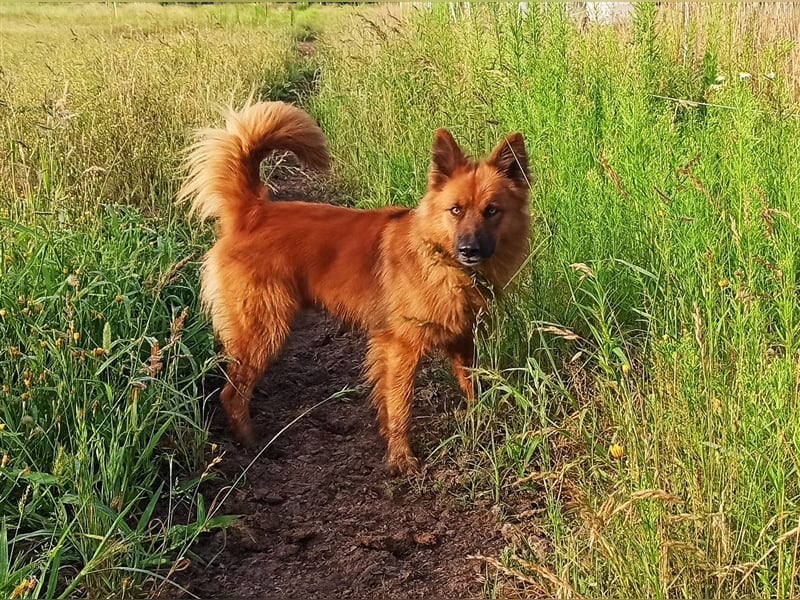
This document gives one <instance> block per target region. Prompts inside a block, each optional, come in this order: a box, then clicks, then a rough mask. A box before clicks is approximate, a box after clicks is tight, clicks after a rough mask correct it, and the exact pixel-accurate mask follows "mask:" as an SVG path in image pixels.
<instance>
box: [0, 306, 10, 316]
mask: <svg viewBox="0 0 800 600" xmlns="http://www.w3.org/2000/svg"><path fill="white" fill-rule="evenodd" d="M7 314H8V311H7V310H6V309H5V308H0V319H5V318H6V315H7Z"/></svg>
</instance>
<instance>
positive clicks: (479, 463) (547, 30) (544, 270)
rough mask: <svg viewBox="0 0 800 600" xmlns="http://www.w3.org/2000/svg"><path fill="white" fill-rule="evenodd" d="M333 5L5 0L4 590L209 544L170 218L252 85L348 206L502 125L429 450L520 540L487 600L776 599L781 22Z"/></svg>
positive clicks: (416, 187) (787, 281) (198, 329)
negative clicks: (523, 190)
mask: <svg viewBox="0 0 800 600" xmlns="http://www.w3.org/2000/svg"><path fill="white" fill-rule="evenodd" d="M341 14H342V12H340V11H337V10H335V9H330V8H303V9H302V10H301V9H300V7H298V8H297V9H295V10H286V9H279V8H273V7H270V6H266V5H229V6H195V7H190V6H169V7H165V6H160V5H153V4H148V5H127V4H113V3H112V4H103V5H80V6H79V7H78V6H74V5H73V6H69V7H66V6H48V7H35V6H29V5H26V4H22V3H20V4H4V5H3V6H2V7H0V34H2V35H0V61H2V63H3V64H4V65H6V64H8V65H12V66H11V67H9V68H7V69H3V70H2V71H0V148H2V152H3V157H4V160H2V161H0V373H2V379H1V380H0V386H2V387H0V595H2V596H4V597H6V596H7V597H29V598H67V597H112V596H113V597H122V596H124V597H136V596H148V595H152V594H153V593H154V590H155V589H157V588H159V587H160V586H162V585H164V581H163V580H164V578H165V577H167V576H168V575H169V574H170V572H171V570H174V569H177V568H181V567H183V566H185V564H186V562H185V557H189V558H191V556H192V554H191V542H192V541H193V540H195V539H196V537H197V536H198V535H199V534H200V533H201V532H203V531H208V530H209V529H213V528H216V527H221V526H224V525H225V524H226V520H224V519H217V518H214V516H213V515H212V514H211V513H210V511H209V510H208V509H207V508H206V507H205V505H204V502H203V497H202V494H201V491H202V490H201V488H200V486H201V484H202V481H203V480H205V479H206V478H207V477H209V476H210V474H212V473H213V466H214V465H215V464H216V463H217V462H218V461H219V460H220V459H221V457H220V456H218V454H216V453H215V450H214V449H213V447H212V446H210V445H209V444H208V440H207V434H206V429H205V424H204V422H203V402H204V398H205V394H206V391H205V390H204V389H203V386H202V381H203V379H204V376H205V375H206V374H207V373H209V372H210V371H211V370H215V369H216V368H217V359H216V357H215V356H214V353H213V350H214V349H213V343H212V339H211V336H210V332H209V329H208V327H207V324H206V323H204V322H203V320H202V319H200V318H199V317H198V307H197V305H196V298H197V289H196V285H197V284H196V282H197V276H196V274H197V267H198V258H199V256H200V255H201V253H202V252H203V250H204V249H205V248H206V247H207V246H208V242H209V239H208V236H207V233H206V232H205V231H201V230H195V229H193V228H192V227H191V226H189V225H187V224H186V220H185V218H184V217H185V215H184V213H183V209H182V208H180V207H175V206H174V205H173V203H172V200H173V198H174V195H175V191H176V189H177V186H178V178H179V170H178V167H179V164H180V159H181V151H182V149H183V148H184V147H185V146H186V144H187V141H188V134H189V132H190V131H191V129H193V128H194V127H196V126H199V125H209V124H214V123H218V122H219V121H218V116H217V113H216V107H217V105H220V104H227V103H229V102H233V103H234V104H237V103H241V102H242V101H243V100H244V99H245V98H246V97H247V96H248V95H249V94H250V93H251V91H253V90H256V93H257V95H258V96H259V97H263V98H278V99H289V100H297V99H305V100H307V101H308V103H309V106H310V108H311V109H312V111H313V112H314V114H315V116H317V117H318V118H319V120H320V122H321V124H322V125H323V128H324V129H325V131H326V133H327V134H328V135H329V137H330V143H331V147H332V151H333V154H334V157H335V161H334V162H335V165H336V169H337V175H338V177H339V178H340V179H341V180H342V181H344V182H346V183H347V184H348V186H349V189H350V191H351V196H352V197H351V198H345V199H344V201H347V202H352V203H357V204H359V205H361V206H381V205H384V204H389V203H391V204H406V205H412V204H414V203H415V202H416V201H417V200H418V198H419V197H420V196H421V195H422V193H423V191H424V186H425V181H426V174H427V169H428V160H429V153H430V144H431V140H432V134H433V131H434V130H435V129H436V128H437V127H440V126H447V127H449V128H451V130H452V131H453V132H454V134H455V135H456V138H457V139H458V140H459V141H461V142H462V143H463V144H464V145H465V146H466V147H467V148H470V149H471V150H473V151H474V152H475V153H476V154H479V153H483V152H486V151H488V150H489V149H490V148H492V147H493V146H494V145H495V144H496V142H497V140H498V139H500V137H501V135H503V134H505V133H508V132H510V131H513V130H519V131H522V132H523V133H524V134H525V137H526V140H527V143H528V148H529V152H530V156H531V164H532V170H533V172H534V175H535V180H534V182H533V186H532V193H531V201H532V207H533V209H534V213H535V227H534V232H533V235H532V248H533V257H532V260H531V264H530V267H529V269H528V270H527V271H526V272H524V273H523V274H522V275H521V276H520V278H519V281H518V282H517V285H516V288H515V289H514V290H513V291H511V292H510V293H509V296H508V298H507V300H506V301H505V302H503V303H502V304H501V305H500V306H499V307H498V309H497V310H496V311H495V312H494V313H493V314H491V315H488V316H487V318H490V319H491V320H492V325H493V327H492V331H493V333H492V334H490V335H488V336H483V337H482V338H481V343H480V354H481V364H482V365H483V368H482V369H480V370H479V372H478V374H477V376H478V378H479V381H480V383H481V386H482V393H481V396H480V401H479V402H478V403H477V404H476V406H475V407H473V408H472V409H470V410H469V411H467V412H466V413H459V426H458V429H457V431H456V432H455V434H454V435H453V437H452V438H451V439H450V440H448V441H447V442H446V444H445V449H446V450H447V451H448V452H447V456H448V457H449V458H447V459H445V460H453V461H455V462H456V463H457V465H458V466H459V467H460V468H461V470H462V472H463V473H464V474H465V475H464V482H463V483H464V489H465V495H466V496H467V497H468V498H469V499H475V498H488V499H489V500H491V501H493V502H496V503H498V505H499V506H500V507H501V509H502V511H503V513H504V518H505V519H506V521H507V525H508V527H507V529H508V531H509V532H512V533H514V536H512V537H515V538H517V539H518V542H516V543H514V544H510V545H509V547H508V548H507V549H506V550H505V551H504V552H503V554H502V556H500V557H499V558H497V557H488V558H487V560H488V561H489V562H490V563H491V564H492V565H494V567H495V568H496V570H497V579H496V581H495V582H494V583H493V584H492V585H489V586H488V588H487V593H488V594H489V595H490V596H494V597H517V596H526V595H527V596H534V597H535V596H542V595H561V596H577V595H582V596H585V597H659V598H660V597H686V598H696V597H715V598H716V597H719V598H723V597H725V598H727V597H764V598H773V597H780V598H789V597H794V596H796V595H797V586H798V575H797V572H798V561H797V555H798V535H800V533H798V532H800V521H799V519H800V489H798V483H797V482H798V475H800V473H798V444H800V427H799V425H800V423H799V422H798V417H797V413H796V410H795V404H796V402H797V372H798V367H797V361H798V356H799V354H798V352H799V351H800V312H799V309H798V306H797V289H798V288H797V285H798V281H797V273H798V264H797V259H796V248H797V247H798V242H800V232H798V222H800V220H799V219H800V215H799V214H798V210H799V209H798V206H797V205H796V204H797V198H798V197H800V179H799V178H798V176H797V170H796V165H797V164H800V150H798V146H797V144H796V140H797V139H798V133H800V131H798V129H800V121H799V120H798V118H797V117H796V114H795V113H797V112H800V111H798V109H797V89H798V87H797V86H798V83H797V82H798V77H797V69H796V64H797V48H796V45H794V44H793V43H792V42H791V39H792V37H795V38H796V36H793V32H794V31H796V27H797V23H798V22H800V19H798V13H797V10H796V9H795V8H793V7H790V6H788V5H786V6H777V5H775V6H770V7H769V9H768V10H766V9H765V10H762V11H761V12H754V10H753V7H752V6H750V5H741V6H732V5H724V4H723V5H712V4H709V5H704V6H702V7H701V6H699V5H697V6H695V5H692V6H691V7H690V10H689V11H688V13H686V12H683V11H681V8H680V7H678V6H669V5H668V6H662V7H661V8H657V7H656V5H655V4H649V3H642V4H641V5H640V6H639V8H638V9H637V13H636V18H635V20H634V22H633V24H632V25H630V26H621V27H616V28H597V27H593V26H591V25H586V24H584V23H581V22H580V21H579V20H577V21H576V20H574V19H573V18H572V17H571V16H570V15H568V14H566V11H565V9H564V8H563V7H561V6H559V5H553V4H552V3H551V6H550V7H549V8H545V7H542V6H535V7H532V8H531V12H530V14H529V15H528V16H527V17H524V16H522V15H520V13H519V12H518V11H517V10H516V9H515V8H514V7H510V6H502V5H486V6H473V7H472V10H471V12H470V13H469V14H465V13H461V14H456V17H457V18H456V19H455V21H454V20H453V18H452V16H451V13H450V11H449V10H448V7H438V6H434V7H433V11H432V12H431V13H426V12H421V11H418V10H416V9H413V8H412V7H410V6H404V7H403V9H402V15H399V16H398V15H397V14H395V15H394V16H393V15H392V14H391V13H390V10H389V9H384V16H383V18H378V17H377V16H376V13H375V12H370V13H369V15H371V16H367V17H361V18H359V19H356V20H355V21H354V22H353V23H352V24H351V25H346V24H345V23H344V20H343V19H342V18H341ZM344 14H349V13H346V12H345V13H344ZM323 24H324V27H323ZM320 29H322V30H323V31H322V32H321V35H320V37H319V39H320V41H319V42H318V51H319V52H320V53H321V56H319V57H317V58H314V60H312V61H304V62H300V61H298V58H297V54H296V51H295V50H294V46H295V43H296V42H297V41H300V40H306V39H309V38H310V37H314V36H317V35H319V34H320ZM325 30H328V31H330V32H331V33H329V34H327V35H326V33H325ZM318 69H319V70H318ZM312 90H313V91H316V92H317V94H316V96H314V97H313V98H306V96H307V94H308V92H309V91H312ZM612 448H613V451H612ZM198 474H199V475H198ZM156 515H167V518H166V520H163V522H162V521H160V520H157V519H155V518H154V517H155V516H156ZM179 515H180V516H179Z"/></svg>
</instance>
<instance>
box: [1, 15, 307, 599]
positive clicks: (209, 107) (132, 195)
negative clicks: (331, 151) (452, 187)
mask: <svg viewBox="0 0 800 600" xmlns="http://www.w3.org/2000/svg"><path fill="white" fill-rule="evenodd" d="M312 13H313V11H309V12H308V13H303V14H298V15H297V18H295V13H294V11H288V10H270V9H269V7H266V8H265V7H264V6H263V5H261V6H228V7H210V6H207V7H162V6H158V5H111V4H96V5H81V6H74V5H73V6H47V7H45V6H26V5H24V4H11V5H4V6H3V7H0V63H1V64H2V67H3V68H2V70H0V90H2V91H0V98H1V100H0V115H1V116H0V147H2V152H3V160H2V161H0V181H1V182H2V184H1V185H0V373H2V377H1V379H2V381H0V384H2V388H0V455H2V467H1V468H2V471H1V472H0V515H2V522H1V523H0V596H2V597H4V598H5V597H30V598H34V597H35V598H66V597H73V596H80V597H85V596H87V595H88V596H90V597H107V596H108V597H110V596H113V597H131V596H134V597H135V596H137V595H142V594H145V595H147V596H149V595H150V593H152V590H153V588H154V587H158V586H162V585H167V587H169V585H168V584H165V583H164V581H165V579H166V578H167V577H168V576H169V574H170V573H171V572H172V571H174V570H175V569H179V568H181V567H182V566H185V561H183V562H182V557H183V556H184V555H185V554H186V553H187V551H188V548H189V546H190V544H191V542H192V541H193V540H194V539H196V537H197V536H198V535H199V534H200V533H201V532H204V531H209V530H212V529H214V528H216V527H219V526H222V525H224V524H226V523H227V522H229V521H230V519H229V518H222V517H215V516H213V515H212V514H210V512H209V511H207V510H206V507H205V506H204V502H203V496H202V494H200V493H199V485H200V483H201V481H202V480H204V479H207V478H208V477H209V476H210V475H211V472H210V470H209V469H210V467H211V466H213V465H214V464H216V462H218V461H219V460H220V456H219V450H218V449H217V448H216V445H211V444H209V443H208V440H207V429H206V423H205V421H204V416H203V415H204V413H203V407H204V403H205V397H206V390H205V389H204V387H203V382H204V380H205V376H206V375H207V374H208V373H216V372H217V363H218V359H217V357H216V356H215V353H214V345H213V339H212V337H211V332H210V330H209V329H208V326H207V324H206V323H205V321H204V320H203V319H201V318H200V315H199V310H198V304H197V276H198V273H197V271H198V265H199V258H200V256H201V255H202V252H203V249H204V248H205V247H207V243H208V241H209V240H210V236H209V235H208V234H209V233H210V232H209V231H208V229H205V230H200V229H199V228H198V229H197V230H195V229H193V228H192V227H191V226H190V225H189V223H188V221H187V219H186V215H185V210H184V209H183V208H181V207H175V205H174V200H175V194H176V191H177V187H178V185H179V183H180V173H179V165H180V163H181V157H182V155H181V152H182V150H183V149H184V148H185V147H186V145H187V144H188V142H189V135H190V132H191V130H192V129H194V128H196V127H198V126H200V125H207V124H209V123H212V122H214V120H215V119H216V118H217V117H218V114H219V113H218V108H219V107H220V106H223V105H226V104H228V103H234V104H237V103H242V102H243V101H244V100H245V99H246V98H247V97H248V95H249V94H251V93H253V92H256V93H258V94H260V95H261V96H264V97H273V96H274V97H275V98H282V97H285V96H286V95H287V94H289V95H291V94H292V90H293V89H294V86H295V84H296V81H297V80H298V78H300V77H302V76H304V73H300V72H298V70H297V67H296V64H297V55H296V50H295V40H296V39H303V38H304V37H305V36H306V35H307V32H308V29H307V25H306V24H305V23H304V19H306V20H308V19H311V18H313V15H312ZM164 514H166V515H167V517H166V518H161V515H164ZM154 516H159V518H158V519H155V518H154Z"/></svg>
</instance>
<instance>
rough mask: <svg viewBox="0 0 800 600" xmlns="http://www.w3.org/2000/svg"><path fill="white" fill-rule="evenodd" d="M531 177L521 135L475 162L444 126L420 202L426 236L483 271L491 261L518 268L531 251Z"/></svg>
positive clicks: (504, 142) (473, 267) (459, 258)
mask: <svg viewBox="0 0 800 600" xmlns="http://www.w3.org/2000/svg"><path fill="white" fill-rule="evenodd" d="M529 180H530V174H529V172H528V154H527V152H526V150H525V141H524V140H523V138H522V135H521V134H519V133H514V134H512V135H510V136H508V137H507V138H506V139H504V140H503V141H502V142H500V143H499V144H498V145H497V147H496V148H495V149H494V150H493V151H492V153H491V155H490V156H489V158H488V159H486V160H484V161H481V162H474V161H472V160H470V159H469V158H467V157H466V156H465V155H464V152H463V151H462V150H461V148H460V147H459V146H458V144H457V143H456V141H455V140H454V139H453V136H452V135H450V132H448V131H447V130H445V129H439V130H438V131H437V132H436V137H435V139H434V142H433V158H432V162H431V169H430V173H429V175H428V190H427V193H426V194H425V197H424V198H423V200H422V202H421V203H420V207H419V211H420V213H421V216H422V217H423V219H422V221H423V223H424V224H423V227H424V235H425V237H426V238H427V240H428V241H430V242H431V243H433V244H435V245H436V246H437V247H439V248H441V249H442V250H443V251H444V252H446V253H448V254H450V255H451V256H452V258H453V259H455V260H456V261H457V262H459V263H460V264H461V265H463V266H464V267H468V268H470V269H475V270H484V268H485V267H486V266H487V265H489V264H490V263H492V262H502V263H505V264H506V266H507V267H509V268H516V267H518V266H519V265H520V264H521V263H522V261H523V260H524V258H525V256H527V246H528V233H529V227H530V216H529V211H528V190H529ZM512 263H514V264H512Z"/></svg>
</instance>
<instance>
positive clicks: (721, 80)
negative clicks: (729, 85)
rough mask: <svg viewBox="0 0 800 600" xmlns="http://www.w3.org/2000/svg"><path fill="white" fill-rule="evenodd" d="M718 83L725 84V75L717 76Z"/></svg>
mask: <svg viewBox="0 0 800 600" xmlns="http://www.w3.org/2000/svg"><path fill="white" fill-rule="evenodd" d="M714 81H715V82H716V83H718V84H719V83H725V76H724V75H717V78H716V79H715V80H714Z"/></svg>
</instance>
